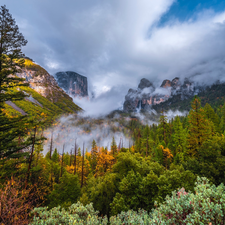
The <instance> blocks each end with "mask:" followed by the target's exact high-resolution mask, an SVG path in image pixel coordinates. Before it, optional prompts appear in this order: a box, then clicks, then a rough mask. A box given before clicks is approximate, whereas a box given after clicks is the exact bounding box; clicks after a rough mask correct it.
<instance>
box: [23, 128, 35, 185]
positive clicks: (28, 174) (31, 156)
mask: <svg viewBox="0 0 225 225" xmlns="http://www.w3.org/2000/svg"><path fill="white" fill-rule="evenodd" d="M35 136H36V127H35V128H34V137H33V144H32V149H31V155H30V158H29V165H28V171H27V178H26V181H25V189H26V188H27V184H28V181H29V177H30V169H31V163H32V158H33V152H34V144H35Z"/></svg>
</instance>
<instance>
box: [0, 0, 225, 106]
mask: <svg viewBox="0 0 225 225" xmlns="http://www.w3.org/2000/svg"><path fill="white" fill-rule="evenodd" d="M174 2H175V1H174V0H157V1H153V0H139V1H135V0H123V1H121V0H114V1H104V0H96V1H92V0H82V1H74V0H68V1H66V2H65V1H61V0H48V1H44V0H33V1H28V0H20V1H12V0H2V4H6V6H7V7H8V8H9V10H10V12H11V13H12V14H13V17H15V18H16V21H17V23H18V24H19V27H20V29H21V31H22V33H23V34H24V35H25V37H26V38H27V39H28V41H29V42H28V45H27V47H25V48H24V52H25V53H26V54H27V55H28V56H29V57H31V58H33V59H34V60H35V61H36V62H37V63H39V64H40V65H42V66H43V67H45V68H46V69H47V70H48V71H49V72H50V73H52V74H54V73H55V72H57V71H68V70H72V71H75V72H78V73H81V74H83V75H85V76H87V77H88V81H89V84H90V85H91V86H92V87H94V88H95V89H96V90H98V95H100V94H101V93H103V96H104V92H105V90H104V87H107V88H108V89H109V90H114V89H113V88H114V87H118V86H123V87H124V88H123V90H126V92H127V90H128V89H129V88H136V87H137V85H138V83H139V81H140V79H141V78H143V77H145V78H147V79H149V80H150V81H151V82H153V83H154V84H155V85H156V86H158V85H160V84H161V83H162V80H164V79H173V78H174V77H177V76H178V77H181V78H184V77H185V76H193V75H196V74H198V76H197V77H198V80H204V81H205V80H208V81H209V82H212V81H214V80H216V79H218V78H219V79H220V78H223V74H224V73H223V72H224V63H223V62H224V58H225V41H224V37H225V12H220V13H216V12H214V11H212V10H204V11H200V12H198V14H196V15H194V16H193V18H189V19H188V20H186V21H182V22H180V21H179V20H177V19H176V17H173V19H170V20H168V21H166V22H165V23H163V25H161V24H160V22H159V21H160V19H161V18H162V16H163V15H165V14H166V13H167V12H168V10H169V9H170V7H171V6H172V4H173V3H174ZM18 8H19V9H20V10H18ZM211 78H213V79H211ZM196 79H197V78H196ZM107 93H108V94H110V91H107ZM111 94H113V93H111ZM116 96H117V98H118V99H117V101H121V100H122V101H123V100H124V91H123V92H121V94H116ZM105 99H106V97H105ZM114 99H115V98H114V97H112V100H113V101H114ZM114 102H116V101H114ZM114 102H112V104H114ZM105 104H108V101H106V103H105Z"/></svg>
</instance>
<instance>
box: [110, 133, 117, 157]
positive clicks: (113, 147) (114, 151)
mask: <svg viewBox="0 0 225 225" xmlns="http://www.w3.org/2000/svg"><path fill="white" fill-rule="evenodd" d="M116 153H117V145H116V141H115V138H114V137H113V139H112V143H111V154H112V155H113V156H115V154H116Z"/></svg>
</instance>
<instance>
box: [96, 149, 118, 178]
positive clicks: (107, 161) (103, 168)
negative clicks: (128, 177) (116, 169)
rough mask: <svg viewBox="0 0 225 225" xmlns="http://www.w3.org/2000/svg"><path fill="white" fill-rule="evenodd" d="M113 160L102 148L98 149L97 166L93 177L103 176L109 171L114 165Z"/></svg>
mask: <svg viewBox="0 0 225 225" xmlns="http://www.w3.org/2000/svg"><path fill="white" fill-rule="evenodd" d="M114 161H115V158H114V157H113V156H112V155H111V154H109V152H108V151H107V150H105V149H104V148H100V150H99V154H98V157H97V166H96V170H95V176H103V175H104V174H105V173H106V172H108V171H110V170H111V168H112V165H113V164H114Z"/></svg>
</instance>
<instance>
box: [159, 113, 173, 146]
mask: <svg viewBox="0 0 225 225" xmlns="http://www.w3.org/2000/svg"><path fill="white" fill-rule="evenodd" d="M159 122H160V123H159V125H158V129H157V133H158V137H159V139H160V141H164V142H165V144H166V145H167V144H168V142H169V138H170V126H169V124H168V123H167V117H166V116H165V115H163V114H162V115H161V116H160V118H159Z"/></svg>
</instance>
